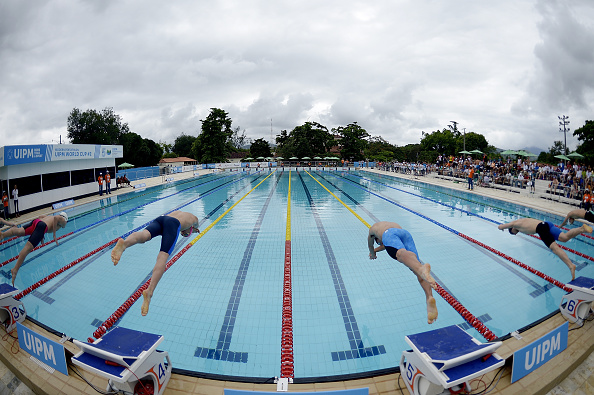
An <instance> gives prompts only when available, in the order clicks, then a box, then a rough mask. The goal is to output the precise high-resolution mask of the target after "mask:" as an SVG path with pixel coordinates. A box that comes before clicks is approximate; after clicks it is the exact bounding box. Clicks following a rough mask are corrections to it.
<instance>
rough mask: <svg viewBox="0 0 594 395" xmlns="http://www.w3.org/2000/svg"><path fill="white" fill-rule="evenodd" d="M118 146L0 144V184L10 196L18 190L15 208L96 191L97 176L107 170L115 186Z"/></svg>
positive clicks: (30, 207)
mask: <svg viewBox="0 0 594 395" xmlns="http://www.w3.org/2000/svg"><path fill="white" fill-rule="evenodd" d="M123 156H124V150H123V147H122V146H121V145H92V144H37V145H10V146H5V147H0V184H1V185H2V190H3V191H7V192H8V195H9V197H10V213H11V214H12V213H13V212H14V204H13V200H12V190H13V188H14V185H17V188H18V191H19V211H20V212H25V211H30V210H34V209H39V208H42V207H46V206H51V205H52V204H54V203H59V202H62V201H65V200H69V199H74V198H76V197H81V196H88V195H92V194H95V193H98V191H99V186H98V183H97V177H98V176H99V173H103V176H105V173H106V171H108V170H109V172H110V175H111V176H112V180H111V187H112V188H115V186H116V182H115V174H116V167H115V159H116V158H122V157H123Z"/></svg>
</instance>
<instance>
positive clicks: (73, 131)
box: [67, 108, 130, 144]
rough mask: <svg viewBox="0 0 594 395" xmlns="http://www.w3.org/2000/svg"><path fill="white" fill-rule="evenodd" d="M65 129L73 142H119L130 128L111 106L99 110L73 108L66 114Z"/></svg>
mask: <svg viewBox="0 0 594 395" xmlns="http://www.w3.org/2000/svg"><path fill="white" fill-rule="evenodd" d="M67 131H68V134H67V136H68V138H69V139H70V141H71V142H72V143H73V144H119V143H120V138H121V137H122V135H124V134H126V133H128V132H129V131H130V130H129V128H128V124H127V123H124V122H122V118H121V117H120V116H119V115H117V114H116V113H114V112H113V109H112V108H105V109H103V110H101V111H96V110H86V111H80V110H79V109H78V108H74V109H73V110H72V112H71V113H70V115H69V116H68V125H67Z"/></svg>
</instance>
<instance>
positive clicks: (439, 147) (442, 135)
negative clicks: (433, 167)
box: [421, 128, 459, 155]
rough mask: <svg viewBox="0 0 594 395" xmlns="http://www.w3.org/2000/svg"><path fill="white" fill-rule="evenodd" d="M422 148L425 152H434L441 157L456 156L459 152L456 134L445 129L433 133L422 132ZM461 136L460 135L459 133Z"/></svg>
mask: <svg viewBox="0 0 594 395" xmlns="http://www.w3.org/2000/svg"><path fill="white" fill-rule="evenodd" d="M421 134H422V136H423V138H422V139H421V148H422V150H424V151H433V152H436V153H438V154H441V155H454V154H455V153H456V152H457V151H456V148H457V139H458V137H459V136H456V134H455V132H454V131H452V130H448V129H446V128H444V129H443V130H441V131H439V130H436V131H435V132H432V133H425V132H421ZM458 135H459V133H458Z"/></svg>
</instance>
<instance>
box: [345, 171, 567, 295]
mask: <svg viewBox="0 0 594 395" xmlns="http://www.w3.org/2000/svg"><path fill="white" fill-rule="evenodd" d="M345 180H346V181H347V182H350V183H351V184H353V185H355V186H356V187H358V188H361V189H363V190H364V191H367V192H368V193H370V194H372V195H375V196H377V197H379V198H380V199H383V200H385V201H387V202H389V203H392V204H393V205H395V206H398V207H400V208H402V209H404V210H406V211H409V212H411V213H413V214H415V215H417V216H419V217H421V218H424V219H426V220H427V221H430V222H433V223H434V224H436V225H438V226H441V227H442V228H444V229H447V230H448V231H450V232H452V233H454V234H455V235H458V236H460V237H462V238H463V239H467V240H469V241H472V242H473V243H475V244H477V245H479V246H481V247H483V248H485V249H487V250H489V251H491V252H493V253H495V254H497V255H499V256H501V257H503V258H505V259H507V260H508V261H510V262H512V263H515V264H516V265H518V266H520V267H521V268H523V269H526V270H528V271H529V272H531V273H533V274H536V275H537V276H539V277H541V278H543V279H544V280H546V281H548V282H550V283H551V284H553V285H555V286H557V287H559V288H561V289H563V290H564V291H566V292H571V291H572V290H573V289H572V288H570V287H568V286H566V285H565V284H563V283H562V282H561V281H559V280H555V279H554V278H552V277H550V276H548V275H546V274H544V273H543V272H541V271H539V270H536V269H534V268H532V267H530V266H528V265H526V264H525V263H522V262H520V261H518V260H517V259H515V258H512V257H510V256H509V255H506V254H504V253H503V252H501V251H498V250H496V249H495V248H493V247H490V246H488V245H486V244H483V243H481V242H480V241H478V240H475V239H473V238H471V237H470V236H467V235H465V234H463V233H460V232H458V231H457V230H455V229H452V228H450V227H449V226H447V225H445V224H442V223H440V222H438V221H435V220H434V219H432V218H429V217H427V216H426V215H424V214H421V213H419V212H417V211H414V210H413V209H410V208H408V207H406V206H403V205H401V204H400V203H397V202H395V201H393V200H391V199H388V198H386V197H384V196H382V195H379V194H377V193H375V192H372V191H371V190H369V189H366V188H364V187H362V186H361V185H359V184H358V183H355V182H354V181H351V180H349V179H347V178H345ZM429 200H431V199H429ZM479 217H481V216H479Z"/></svg>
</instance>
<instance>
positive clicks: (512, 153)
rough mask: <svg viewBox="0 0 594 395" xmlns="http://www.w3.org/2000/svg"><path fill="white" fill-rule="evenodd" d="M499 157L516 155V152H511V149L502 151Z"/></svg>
mask: <svg viewBox="0 0 594 395" xmlns="http://www.w3.org/2000/svg"><path fill="white" fill-rule="evenodd" d="M501 155H518V152H517V151H514V150H511V149H508V150H505V151H503V152H502V153H501Z"/></svg>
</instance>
